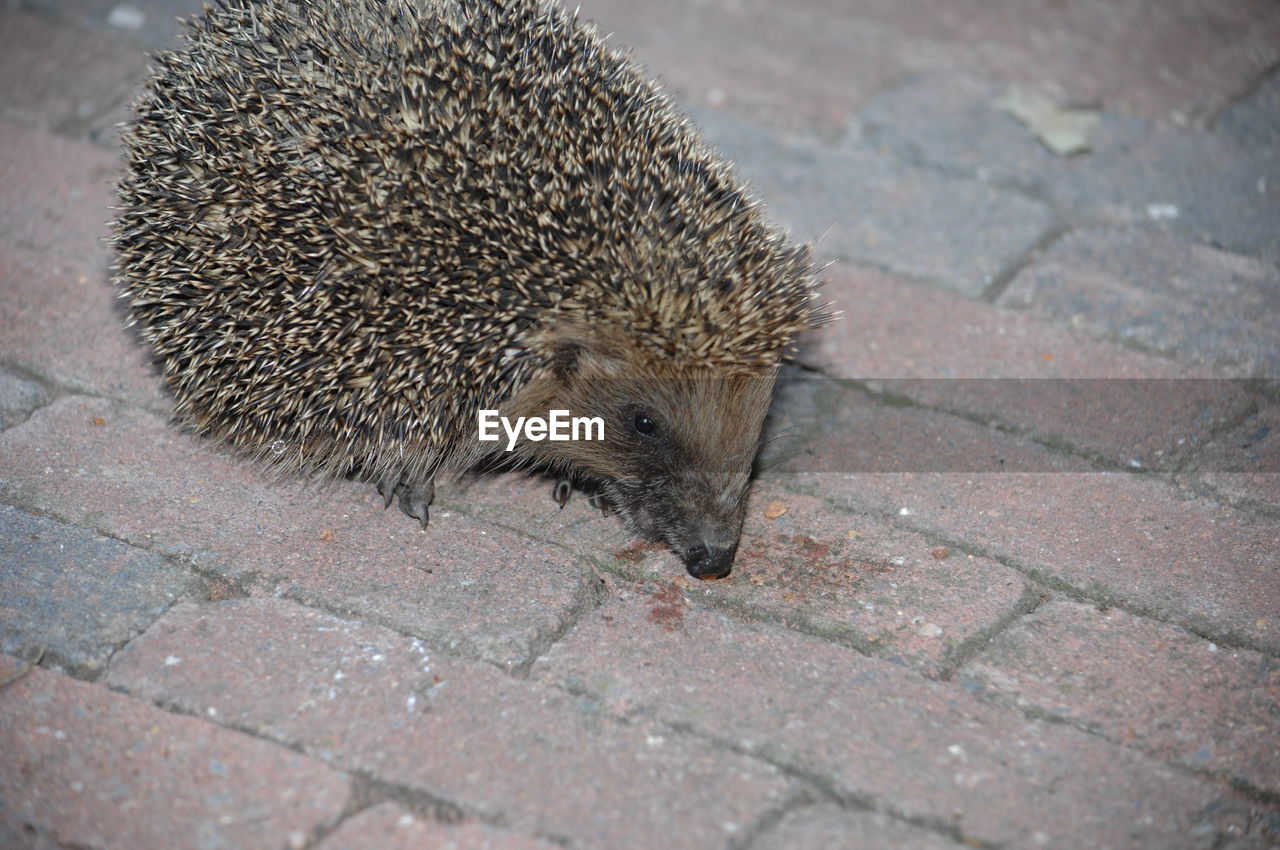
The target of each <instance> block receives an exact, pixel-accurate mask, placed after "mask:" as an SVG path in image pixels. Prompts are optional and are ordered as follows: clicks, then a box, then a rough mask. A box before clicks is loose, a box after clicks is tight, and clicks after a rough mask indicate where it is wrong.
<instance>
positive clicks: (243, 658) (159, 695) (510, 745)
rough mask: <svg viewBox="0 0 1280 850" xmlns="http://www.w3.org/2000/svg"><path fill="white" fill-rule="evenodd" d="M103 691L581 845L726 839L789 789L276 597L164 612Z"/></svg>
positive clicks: (708, 754) (593, 711)
mask: <svg viewBox="0 0 1280 850" xmlns="http://www.w3.org/2000/svg"><path fill="white" fill-rule="evenodd" d="M172 659H176V661H175V660H172ZM109 681H110V682H111V683H112V684H113V685H116V686H118V687H123V688H125V689H127V690H128V691H130V692H131V693H134V694H137V695H139V696H144V697H146V698H148V699H153V700H163V701H165V702H166V703H169V704H176V705H179V706H181V707H183V709H184V710H186V711H190V712H192V713H197V714H201V715H210V716H216V717H218V718H220V719H221V720H222V722H226V723H231V724H234V725H236V726H238V727H241V728H250V729H253V730H255V731H256V732H257V733H258V734H260V735H264V736H267V737H270V738H273V739H275V740H279V741H284V742H288V743H290V744H291V745H293V746H297V747H300V748H302V749H304V750H305V751H308V752H313V753H316V754H319V755H322V756H323V757H324V758H325V759H326V760H327V761H331V762H336V763H339V764H341V765H343V766H344V767H347V768H348V769H353V770H359V771H367V772H370V773H372V774H375V775H377V776H379V777H381V778H382V779H383V780H385V781H389V782H393V783H396V784H400V785H404V786H407V787H409V788H412V789H416V790H418V791H420V792H424V793H427V794H430V795H431V796H432V797H433V798H435V799H439V800H446V801H451V802H453V803H454V804H456V805H458V806H460V807H462V809H463V810H464V811H467V812H473V813H477V814H480V815H482V816H485V817H489V818H492V817H497V816H499V815H501V816H503V817H504V819H505V821H506V822H507V823H509V824H511V825H512V826H513V827H514V828H517V829H519V830H521V831H525V832H529V831H536V832H538V833H540V834H543V835H550V836H561V837H565V838H569V839H572V840H574V841H578V842H582V843H583V844H584V845H586V846H594V847H621V846H639V847H650V846H658V845H662V846H668V847H690V848H693V847H699V848H700V847H707V846H713V845H718V844H723V843H724V842H725V841H726V840H727V839H728V838H730V837H732V836H733V835H734V834H736V833H737V832H739V831H741V830H743V829H745V828H746V827H747V826H748V825H749V824H750V823H751V822H752V821H753V820H754V818H755V817H756V815H757V814H758V813H759V812H761V811H763V810H765V809H767V808H769V807H771V806H776V805H778V804H779V803H780V801H781V799H782V798H783V796H784V795H785V794H786V793H787V790H788V788H789V784H790V783H789V782H788V781H787V780H785V779H784V778H782V777H781V775H780V774H779V773H778V772H777V771H776V770H775V769H774V768H772V767H771V766H769V765H767V764H765V763H763V762H760V761H756V760H753V759H749V758H746V757H744V756H740V755H736V754H733V753H728V752H724V751H722V750H719V749H716V748H713V747H710V746H708V745H707V744H705V743H703V742H701V741H699V740H697V739H695V738H689V737H686V736H683V735H678V734H675V733H674V732H671V731H670V730H667V729H665V728H663V727H661V726H658V725H655V724H652V723H634V724H621V723H619V722H618V721H617V720H615V719H612V718H609V717H607V716H604V715H603V714H602V713H601V711H600V707H599V706H598V705H595V704H593V703H592V702H590V701H589V700H585V701H584V700H582V699H580V698H578V697H574V696H571V695H569V694H567V693H564V692H562V691H559V690H556V689H551V688H547V687H545V686H542V685H537V684H534V683H530V682H527V681H521V680H516V679H512V678H509V677H507V676H504V675H502V674H501V673H499V672H498V671H497V670H495V669H494V668H493V667H492V666H490V665H487V664H480V663H476V662H463V661H454V660H450V659H446V658H443V657H437V656H435V655H428V654H427V651H426V650H425V648H423V647H422V646H421V645H419V644H417V643H415V642H413V641H410V640H407V639H405V638H403V637H401V636H399V635H397V634H395V633H393V632H390V631H388V630H386V629H383V628H380V627H376V626H370V625H367V624H362V623H348V622H344V621H340V620H337V619H336V618H334V617H331V616H327V615H323V614H318V613H317V612H315V611H312V610H309V609H306V608H302V607H299V606H297V605H293V604H292V603H288V602H285V601H282V600H274V599H261V600H245V601H238V602H225V603H221V604H219V605H217V606H203V607H202V606H193V605H184V606H179V607H176V608H175V609H173V610H172V611H171V612H170V613H169V614H168V615H167V616H166V617H165V618H164V619H163V620H161V621H160V623H159V624H157V626H156V627H155V628H153V629H152V630H151V631H150V632H148V633H147V634H145V635H143V636H142V637H141V638H139V639H138V640H136V641H134V642H133V643H132V644H131V645H130V646H129V647H128V648H127V649H126V650H124V651H123V652H121V653H120V654H119V655H117V656H116V658H115V660H114V661H113V663H112V667H111V671H110V675H109ZM495 722H499V723H501V724H502V728H503V733H502V734H501V735H495V734H494V733H493V724H494V723H495Z"/></svg>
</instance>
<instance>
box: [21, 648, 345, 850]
mask: <svg viewBox="0 0 1280 850" xmlns="http://www.w3.org/2000/svg"><path fill="white" fill-rule="evenodd" d="M350 793H351V783H350V780H349V779H348V778H347V777H346V776H344V775H343V774H341V773H339V772H337V771H334V770H331V769H329V768H327V767H325V766H324V765H323V764H321V763H320V762H318V761H316V760H314V759H311V758H308V757H306V756H301V755H298V754H297V753H295V752H291V751H290V750H288V749H285V748H284V747H280V746H276V745H275V744H270V743H267V742H265V741H261V740H258V739H255V738H252V737H250V736H248V735H244V734H242V733H240V732H234V731H231V730H229V729H225V728H223V727H221V726H217V725H215V724H213V723H208V722H205V721H203V720H198V719H196V718H193V717H180V716H177V715H174V714H171V713H169V712H166V711H163V710H161V709H159V708H156V707H155V706H153V705H151V704H150V703H147V702H142V701H139V700H136V699H132V698H130V697H126V696H123V695H120V694H115V693H112V692H111V691H109V690H107V689H106V688H102V687H95V686H92V685H87V684H84V683H82V682H77V681H75V680H73V679H68V678H66V677H65V676H60V675H58V674H56V673H50V672H47V671H44V670H39V669H35V670H30V671H28V672H27V673H26V674H25V675H22V676H21V677H20V678H18V679H17V680H16V681H12V682H10V683H8V684H7V685H5V686H3V687H2V688H0V801H3V802H0V821H3V822H4V823H5V824H6V825H8V826H9V827H10V828H14V829H17V830H23V829H29V832H31V833H35V834H40V833H45V834H48V835H49V836H51V837H52V839H53V840H54V841H56V842H58V844H59V846H75V847H173V848H186V847H189V848H204V847H209V846H222V847H243V848H246V850H249V848H257V847H261V848H264V849H265V848H269V849H270V850H278V848H280V847H284V846H288V845H293V846H302V845H303V844H304V843H305V842H306V841H307V840H308V839H309V838H311V837H313V836H315V835H317V834H318V833H319V832H320V831H321V830H322V829H324V828H325V827H327V826H328V825H331V824H333V823H335V822H336V821H337V820H338V817H339V815H340V814H341V813H342V810H343V807H344V806H345V805H346V803H347V799H348V797H349V796H350Z"/></svg>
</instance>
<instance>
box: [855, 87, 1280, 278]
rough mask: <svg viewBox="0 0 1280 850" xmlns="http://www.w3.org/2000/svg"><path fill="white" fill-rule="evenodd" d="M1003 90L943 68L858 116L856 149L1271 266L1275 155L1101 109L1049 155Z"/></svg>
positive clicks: (1279, 251)
mask: <svg viewBox="0 0 1280 850" xmlns="http://www.w3.org/2000/svg"><path fill="white" fill-rule="evenodd" d="M1003 92H1004V86H1002V85H1001V84H999V83H996V82H994V81H991V80H987V79H974V78H970V77H966V76H964V75H955V74H949V73H940V74H932V75H926V76H922V77H920V78H918V79H916V80H912V81H909V82H907V83H906V84H904V85H903V86H902V87H900V88H898V89H894V90H892V91H890V92H887V93H885V94H884V95H883V96H882V97H881V98H879V99H877V100H876V101H873V102H872V103H870V104H868V106H867V108H866V110H865V111H864V112H863V113H861V114H860V116H859V120H858V123H857V125H855V130H858V131H860V132H857V133H855V134H853V136H852V137H851V139H850V140H849V141H848V142H847V145H848V147H850V148H851V149H853V150H862V149H868V148H870V149H877V150H878V149H881V148H884V147H888V148H890V149H893V150H896V151H897V152H898V153H899V154H900V155H903V156H906V157H907V158H908V159H909V160H911V161H913V162H916V163H919V164H923V165H928V166H932V167H935V168H939V169H941V170H942V171H944V172H945V173H947V174H956V173H960V174H970V175H973V176H975V177H979V178H980V179H982V180H985V181H989V182H993V183H996V184H998V185H1006V184H1013V185H1018V186H1022V187H1024V188H1025V189H1029V190H1032V191H1033V192H1034V193H1036V194H1037V195H1039V196H1041V197H1044V198H1046V199H1047V200H1049V201H1051V202H1053V203H1054V205H1055V206H1056V207H1059V208H1061V209H1062V210H1063V212H1064V215H1066V216H1067V220H1066V221H1065V222H1063V224H1064V226H1065V225H1066V224H1069V223H1071V222H1075V221H1084V222H1089V221H1101V222H1103V223H1105V224H1108V225H1126V224H1128V225H1140V226H1143V227H1149V228H1152V229H1154V230H1159V231H1165V232H1169V233H1173V234H1176V235H1178V236H1180V237H1182V238H1186V239H1188V240H1190V241H1193V242H1199V243H1204V244H1208V245H1211V246H1215V247H1218V248H1220V249H1224V250H1229V251H1233V252H1236V253H1241V254H1245V255H1252V256H1256V257H1259V258H1262V259H1265V260H1267V261H1268V262H1270V263H1272V264H1274V263H1276V262H1277V260H1280V235H1277V230H1276V228H1275V227H1274V226H1273V223H1274V222H1275V221H1276V220H1277V216H1280V191H1278V190H1277V186H1280V154H1277V151H1276V149H1275V148H1274V147H1273V146H1257V145H1251V144H1248V143H1241V142H1240V141H1237V140H1236V139H1234V138H1232V137H1229V136H1225V135H1222V134H1217V133H1210V132H1205V131H1202V130H1193V129H1187V128H1183V127H1177V126H1171V125H1169V124H1164V123H1157V122H1152V121H1146V120H1143V119H1140V118H1135V117H1132V116H1130V115H1124V114H1112V113H1108V112H1104V113H1103V114H1102V115H1101V120H1100V122H1099V124H1098V127H1097V128H1096V130H1095V131H1094V132H1093V133H1092V134H1091V135H1090V145H1091V150H1090V152H1089V153H1086V154H1081V155H1079V156H1073V157H1059V156H1054V155H1053V154H1051V153H1050V152H1049V151H1048V150H1047V149H1045V147H1044V146H1043V145H1041V144H1040V142H1039V141H1037V140H1036V138H1035V137H1034V136H1033V135H1032V134H1031V133H1030V132H1029V131H1028V130H1027V129H1026V128H1024V127H1022V126H1021V125H1020V124H1018V123H1017V122H1016V121H1015V120H1014V119H1013V118H1011V117H1010V116H1008V115H1006V114H1004V113H1003V112H1002V111H1001V110H1000V109H999V108H998V106H997V101H998V99H999V97H1000V96H1001V95H1002V94H1003Z"/></svg>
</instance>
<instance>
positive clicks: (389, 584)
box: [0, 0, 1280, 850]
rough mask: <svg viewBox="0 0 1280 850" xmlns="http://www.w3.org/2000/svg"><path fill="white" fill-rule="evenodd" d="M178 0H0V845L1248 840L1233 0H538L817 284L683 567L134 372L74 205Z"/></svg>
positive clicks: (1256, 105)
mask: <svg viewBox="0 0 1280 850" xmlns="http://www.w3.org/2000/svg"><path fill="white" fill-rule="evenodd" d="M195 5H196V4H195V3H193V2H187V1H186V0H178V2H174V0H145V2H138V3H134V4H132V5H117V4H114V3H106V2H102V0H28V2H13V0H11V2H9V3H7V4H5V5H4V6H2V7H0V79H3V80H4V83H5V85H4V86H0V198H2V199H3V203H0V650H2V651H3V653H4V654H3V655H0V659H3V661H2V663H0V846H4V847H11V846H12V847H15V848H66V847H92V848H99V847H102V848H108V847H111V848H114V847H127V848H144V849H145V848H153V847H154V848H161V847H163V848H170V847H273V848H291V849H292V850H299V849H305V848H318V850H338V848H398V847H406V848H407V847H414V848H418V847H422V848H433V847H440V848H444V847H477V848H481V847H493V848H525V847H528V848H534V847H651V846H663V845H670V846H673V847H699V848H701V847H729V848H734V849H735V850H761V848H784V847H785V848H809V847H813V848H817V847H824V848H825V847H848V848H896V847H902V848H934V847H937V848H949V847H962V846H978V847H1009V848H1014V847H1045V846H1048V847H1117V848H1118V847H1152V848H1182V847H1186V848H1213V850H1224V848H1230V850H1253V848H1263V847H1271V846H1280V554H1278V553H1280V448H1278V447H1280V430H1278V429H1280V380H1278V379H1280V320H1278V319H1280V265H1278V263H1280V123H1278V122H1277V115H1280V109H1278V108H1277V104H1278V103H1280V100H1277V92H1280V71H1277V70H1276V69H1277V67H1280V12H1278V11H1277V8H1276V6H1275V5H1274V4H1272V3H1269V2H1266V0H1227V2H1209V0H1178V2H1175V3H1159V4H1157V3H1152V2H1144V1H1143V0H1118V1H1117V2H1112V0H1106V2H1104V0H1096V1H1095V0H1090V2H1082V3H1072V4H1063V3H1059V2H1055V0H1032V2H1018V3H1013V2H1006V1H1005V0H1000V2H991V3H980V2H977V1H976V0H947V1H946V2H942V0H895V2H887V0H858V2H850V3H846V2H840V3H836V2H831V0H803V2H799V3H792V4H786V5H785V6H784V5H782V4H769V3H763V2H758V0H705V2H698V3H683V2H677V1H676V0H652V2H647V3H644V4H637V3H625V2H621V0H592V2H590V3H584V5H583V7H582V15H583V16H584V17H588V18H593V19H597V20H599V21H600V23H601V26H602V27H603V28H604V29H605V30H606V31H613V32H614V33H615V34H616V35H615V38H616V40H617V41H619V42H621V43H625V44H630V45H632V46H633V47H634V51H635V54H636V55H637V57H638V58H640V59H641V60H642V61H644V62H646V63H648V65H649V66H650V67H651V68H652V69H653V71H654V72H655V73H656V74H658V75H659V76H661V77H662V78H663V79H664V80H665V81H666V83H667V84H668V85H669V86H670V87H671V88H672V89H673V90H674V92H675V94H676V96H677V97H678V99H679V100H680V101H681V103H682V104H684V105H685V106H686V107H687V108H688V109H689V110H690V111H691V113H692V114H693V115H694V116H695V117H696V118H697V120H698V121H699V122H700V123H701V124H702V125H703V126H704V127H705V128H706V132H707V134H708V136H709V137H710V138H711V139H712V141H714V142H715V143H716V144H717V145H719V146H720V147H721V148H723V149H724V150H725V151H726V152H729V153H730V154H732V155H733V156H735V157H736V158H737V160H738V162H739V167H740V170H741V171H742V173H743V174H744V175H747V176H748V177H749V178H750V179H751V180H752V181H753V183H754V184H755V185H756V186H757V187H758V189H759V191H760V192H761V194H762V195H763V197H764V198H765V199H766V201H767V202H768V203H769V208H770V210H771V212H772V214H773V215H774V216H775V218H777V219H778V220H779V221H781V222H782V223H784V224H785V225H787V226H789V227H791V228H792V230H793V232H794V233H795V234H796V235H797V236H800V237H802V238H816V239H817V251H818V253H819V254H820V255H821V256H822V257H823V258H825V259H829V260H831V261H833V265H832V266H831V267H830V268H829V269H828V271H827V273H826V277H827V278H828V279H829V282H828V284H827V288H826V293H827V295H828V296H829V298H830V300H831V301H833V302H834V304H835V306H836V307H837V308H838V309H841V310H843V311H844V317H843V319H842V320H841V322H839V323H837V324H835V325H832V326H830V327H828V328H825V329H823V330H821V331H819V332H817V333H814V334H812V335H811V336H810V337H809V338H807V339H805V340H803V341H802V345H801V351H800V354H799V357H798V359H797V363H796V364H795V365H794V366H791V367H788V370H787V372H786V374H785V377H786V380H785V381H784V383H783V384H782V385H781V386H780V391H779V394H778V400H777V402H776V404H775V407H774V410H773V411H772V412H771V415H770V420H769V425H768V431H769V435H770V442H769V443H768V445H767V446H766V449H765V452H764V454H763V455H762V463H761V468H762V471H761V480H760V482H759V483H758V485H757V487H756V490H755V492H754V494H753V497H752V501H751V505H750V515H749V517H748V521H747V527H746V531H745V535H744V538H743V542H742V547H741V550H740V553H739V558H738V562H737V564H736V566H735V569H734V572H733V573H732V575H731V576H730V577H729V578H728V579H726V580H723V581H719V582H714V583H708V584H701V583H699V582H696V581H694V580H692V579H689V578H688V577H687V576H685V575H684V574H683V570H682V569H681V568H680V565H679V564H678V563H677V562H676V561H675V559H674V558H673V557H671V556H670V555H669V554H667V553H665V552H663V551H661V550H659V549H657V548H655V547H651V546H646V545H642V544H638V543H636V542H634V541H633V540H631V539H630V538H629V537H628V535H627V534H626V533H625V532H623V530H622V529H621V527H620V526H619V525H618V524H617V522H616V521H615V520H614V519H613V518H604V517H601V516H599V514H598V513H597V512H595V511H593V510H592V509H590V507H589V506H588V505H587V504H586V502H585V500H583V499H580V498H579V499H575V500H574V501H572V502H571V503H570V504H569V506H567V507H566V508H564V509H563V510H557V509H556V508H555V507H554V506H553V505H552V503H551V501H550V499H549V498H548V495H549V491H548V488H547V485H546V483H545V482H544V481H541V480H538V479H527V478H522V477H517V476H488V477H471V476H468V477H464V478H463V479H461V480H460V481H458V482H456V483H455V484H452V485H450V486H448V487H442V488H441V492H440V493H439V496H438V503H437V507H436V509H435V510H433V515H432V516H433V518H432V528H431V530H430V532H429V533H425V534H424V533H422V532H420V531H419V530H417V528H416V527H415V526H413V525H412V524H411V523H410V522H409V521H407V520H406V519H405V518H404V517H402V516H400V515H398V514H396V513H395V512H394V511H392V512H383V511H382V510H381V504H380V501H379V500H378V499H377V497H376V496H375V495H374V494H373V493H372V492H371V490H370V488H368V487H366V486H360V485H355V484H351V483H339V484H335V485H331V486H325V487H320V486H316V485H314V484H309V483H305V482H275V481H271V480H268V479H267V478H265V477H264V476H263V475H262V474H261V473H260V472H259V471H258V470H256V469H254V468H253V467H251V466H249V465H248V464H246V463H244V462H242V461H240V460H237V459H235V458H231V457H228V456H226V455H223V454H221V453H220V452H218V451H217V450H215V449H213V448H212V447H210V446H208V445H205V444H202V443H199V442H197V441H195V440H192V439H191V438H190V437H189V436H187V435H185V434H183V433H182V432H181V431H180V430H178V429H176V428H174V427H172V426H171V425H169V424H168V423H167V420H166V417H167V400H166V398H165V395H164V392H163V390H162V388H161V386H160V382H159V381H158V379H157V376H156V373H155V370H154V367H153V366H152V365H151V363H150V361H149V359H148V357H147V355H146V353H145V351H144V350H143V349H142V348H141V346H139V345H138V344H137V342H136V340H135V339H134V338H133V337H132V335H131V334H130V332H128V331H126V330H124V329H122V327H121V324H122V321H121V312H120V310H119V308H118V305H116V304H115V302H114V300H113V298H112V295H111V291H110V287H109V286H108V285H107V271H106V265H107V262H108V255H107V252H106V249H105V248H104V246H103V245H102V244H101V242H100V238H101V237H102V236H103V235H104V234H105V226H104V222H105V221H106V220H107V219H108V218H109V216H110V212H109V210H108V209H107V207H108V205H109V204H110V202H111V195H110V186H111V182H112V180H113V179H114V175H115V173H116V171H117V169H118V167H119V160H118V154H117V152H116V150H115V142H114V131H113V129H112V122H114V121H116V120H118V119H119V118H121V117H123V116H124V115H126V114H127V109H126V100H127V96H128V92H129V91H130V90H131V87H132V86H133V85H134V84H135V83H136V80H137V79H138V76H139V74H140V73H141V70H142V67H143V63H144V62H145V58H144V53H145V51H146V50H148V49H153V48H155V47H157V46H162V45H164V44H166V43H168V42H169V40H170V39H171V38H172V37H173V32H174V31H175V29H174V26H173V24H172V19H173V16H174V15H177V14H189V13H190V12H191V11H193V9H194V7H195ZM1012 87H1021V88H1024V89H1030V90H1034V91H1038V92H1041V93H1043V94H1045V95H1047V96H1049V97H1050V98H1052V99H1054V100H1056V101H1057V102H1059V103H1061V104H1067V105H1072V106H1076V107H1080V108H1084V109H1087V110H1091V111H1093V112H1096V115H1097V122H1096V126H1095V127H1094V129H1093V131H1092V133H1091V136H1090V150H1089V151H1088V152H1086V153H1083V154H1077V155H1075V156H1071V157H1062V156H1058V155H1055V154H1053V153H1051V152H1050V151H1049V150H1048V149H1047V148H1046V147H1045V146H1044V145H1042V144H1041V143H1040V141H1038V140H1037V138H1036V137H1035V135H1034V134H1033V133H1032V131H1031V129H1030V128H1029V127H1028V126H1027V125H1025V124H1023V123H1020V122H1019V121H1018V120H1015V118H1014V117H1012V116H1011V115H1009V114H1007V113H1006V112H1005V111H1003V109H1002V107H1001V106H1000V103H1001V97H1002V96H1003V95H1004V94H1005V93H1006V92H1008V91H1009V90H1010V89H1011V88H1012Z"/></svg>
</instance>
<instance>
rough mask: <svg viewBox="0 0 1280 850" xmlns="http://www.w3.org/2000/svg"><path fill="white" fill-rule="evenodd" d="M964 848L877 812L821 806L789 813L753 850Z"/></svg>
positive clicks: (961, 845) (938, 835)
mask: <svg viewBox="0 0 1280 850" xmlns="http://www.w3.org/2000/svg"><path fill="white" fill-rule="evenodd" d="M964 846H965V845H963V844H959V843H957V842H955V841H952V840H951V839H950V838H948V837H946V836H945V835H940V834H938V833H936V832H929V831H928V830H925V829H921V828H920V827H917V826H912V825H910V824H906V823H903V822H902V821H896V820H894V819H893V818H890V817H887V816H885V815H883V814H880V813H879V812H860V811H848V810H845V809H841V808H840V807H838V806H834V805H831V804H824V805H817V806H808V807H805V808H802V809H798V810H796V811H793V812H789V813H788V814H787V816H786V817H784V818H783V819H782V820H781V821H779V822H778V823H777V824H775V825H774V826H773V828H772V829H770V830H769V831H768V832H766V833H764V834H763V835H762V836H760V838H759V839H758V840H757V841H756V843H755V844H753V845H752V850H960V848H962V847H964Z"/></svg>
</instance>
